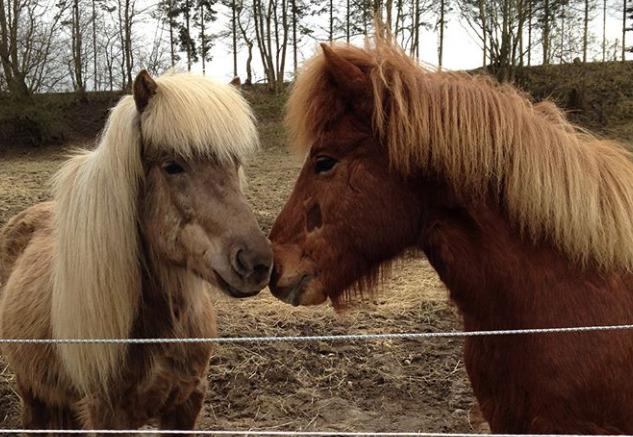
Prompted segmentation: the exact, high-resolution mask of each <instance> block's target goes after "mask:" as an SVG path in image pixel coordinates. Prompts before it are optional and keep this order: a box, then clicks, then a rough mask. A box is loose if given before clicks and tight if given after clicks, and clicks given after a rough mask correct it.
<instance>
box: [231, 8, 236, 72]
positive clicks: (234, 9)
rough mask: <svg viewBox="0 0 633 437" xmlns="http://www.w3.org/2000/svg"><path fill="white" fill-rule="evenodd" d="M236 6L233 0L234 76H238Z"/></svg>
mask: <svg viewBox="0 0 633 437" xmlns="http://www.w3.org/2000/svg"><path fill="white" fill-rule="evenodd" d="M236 13H237V11H236V7H235V0H233V1H232V2H231V15H232V16H231V19H232V25H231V33H233V77H237V26H236V23H235V21H236Z"/></svg>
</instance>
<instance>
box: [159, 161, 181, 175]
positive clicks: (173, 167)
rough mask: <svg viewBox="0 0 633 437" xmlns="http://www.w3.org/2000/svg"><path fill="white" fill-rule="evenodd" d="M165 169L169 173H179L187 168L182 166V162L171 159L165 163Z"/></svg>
mask: <svg viewBox="0 0 633 437" xmlns="http://www.w3.org/2000/svg"><path fill="white" fill-rule="evenodd" d="M163 170H165V171H166V172H167V174H178V173H183V172H184V171H185V169H184V168H182V166H181V165H180V164H178V163H177V162H174V161H169V162H167V163H166V164H165V165H163Z"/></svg>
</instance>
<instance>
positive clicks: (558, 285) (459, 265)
mask: <svg viewBox="0 0 633 437" xmlns="http://www.w3.org/2000/svg"><path fill="white" fill-rule="evenodd" d="M435 197H436V198H437V199H441V200H438V202H436V204H435V205H433V206H432V207H431V208H429V211H430V212H429V215H428V217H427V219H426V220H425V223H426V224H425V226H424V228H423V231H422V235H421V241H420V247H421V248H422V250H423V251H424V252H425V253H426V255H427V258H428V260H429V262H430V263H431V264H432V266H433V267H434V268H435V270H436V271H437V272H438V274H439V276H440V278H441V279H442V281H443V282H444V283H445V284H446V286H447V287H448V289H449V291H450V294H451V298H452V299H453V301H454V302H455V303H456V304H457V305H458V307H459V308H460V310H461V312H462V314H463V316H464V323H465V325H466V328H467V329H500V328H512V327H521V326H534V325H539V324H541V325H543V324H550V323H552V322H557V323H560V319H559V320H558V321H556V320H555V319H554V316H553V315H552V320H550V316H549V315H550V314H554V313H557V314H558V317H563V315H562V314H560V312H561V311H565V310H564V309H560V308H555V307H556V306H557V305H559V303H560V302H562V301H563V300H565V299H568V298H570V297H571V296H572V294H573V293H578V290H579V289H582V288H583V287H586V286H587V285H586V284H587V283H588V282H591V283H596V284H599V283H600V281H601V280H602V278H600V277H599V275H596V274H593V275H592V274H591V273H583V272H581V271H580V270H579V269H577V268H576V267H575V265H574V264H573V263H571V262H570V261H569V260H567V259H566V258H565V257H564V256H563V255H562V254H561V253H560V252H558V251H557V250H556V249H554V248H553V247H551V246H549V245H547V244H546V243H543V244H538V245H537V244H534V243H532V242H531V241H529V240H527V239H523V238H521V236H520V234H519V232H518V231H517V230H516V229H515V228H514V227H513V226H511V224H510V223H509V221H508V220H507V219H506V217H505V215H504V214H503V212H502V210H501V208H500V207H498V206H497V205H495V203H494V202H492V201H490V202H484V201H482V202H480V203H477V204H474V205H464V204H460V202H459V201H455V200H451V196H450V195H447V196H437V193H436V196H435ZM447 199H448V200H447ZM563 294H568V296H566V297H565V299H561V298H560V296H562V295H563ZM576 297H577V296H576ZM576 297H574V298H573V299H575V298H576ZM548 305H549V306H548ZM570 317H573V315H570Z"/></svg>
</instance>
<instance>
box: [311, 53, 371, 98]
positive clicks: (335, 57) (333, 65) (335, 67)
mask: <svg viewBox="0 0 633 437" xmlns="http://www.w3.org/2000/svg"><path fill="white" fill-rule="evenodd" d="M321 48H322V49H323V55H324V56H325V62H326V65H327V68H328V71H329V72H330V76H331V77H332V80H333V81H334V83H335V84H336V86H337V87H338V88H339V89H340V90H341V91H343V92H345V93H349V94H352V95H360V94H366V93H368V92H369V90H370V82H369V78H368V77H367V75H366V74H365V73H363V72H362V70H361V69H360V68H358V66H356V65H354V64H352V63H351V62H350V61H348V60H347V59H345V58H343V57H342V56H341V55H339V54H338V53H336V51H335V50H334V49H333V48H332V47H330V46H329V45H327V44H325V43H322V44H321Z"/></svg>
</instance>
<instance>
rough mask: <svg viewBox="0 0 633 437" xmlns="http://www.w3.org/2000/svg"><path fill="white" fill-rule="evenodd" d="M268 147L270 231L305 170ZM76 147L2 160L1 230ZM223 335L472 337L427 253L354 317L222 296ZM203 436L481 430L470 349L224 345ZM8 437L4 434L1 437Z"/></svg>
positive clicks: (8, 402)
mask: <svg viewBox="0 0 633 437" xmlns="http://www.w3.org/2000/svg"><path fill="white" fill-rule="evenodd" d="M261 131H262V136H263V139H264V141H263V143H264V148H263V150H262V151H261V152H260V153H259V155H258V156H256V157H255V158H254V159H253V160H252V161H251V162H250V163H249V164H248V167H247V173H248V176H249V188H248V198H249V200H250V202H251V204H252V207H253V210H254V211H255V214H256V215H257V217H258V220H259V222H260V224H261V226H262V227H263V228H264V229H265V230H266V231H268V230H269V229H270V226H271V224H272V222H273V221H274V218H275V216H276V215H277V213H278V212H279V211H280V208H281V206H282V203H283V201H284V199H285V198H286V197H287V195H288V194H289V192H290V190H291V187H292V183H293V180H294V178H295V176H296V174H297V171H298V169H299V166H300V164H299V162H298V161H297V159H296V158H294V157H292V156H290V155H289V154H288V153H287V152H286V151H285V147H284V146H283V144H282V141H281V134H280V127H279V124H278V123H277V121H275V120H263V122H262V124H261ZM64 153H65V149H59V148H56V149H45V150H39V151H37V150H36V151H30V152H25V151H5V152H4V153H3V155H0V225H1V224H3V223H5V222H6V221H7V220H8V218H9V217H10V216H11V215H13V214H15V213H16V212H18V211H19V210H21V209H22V208H24V207H26V206H29V205H32V204H34V203H36V202H38V201H42V200H45V199H47V198H48V197H49V194H48V193H49V191H48V184H47V182H48V180H49V178H50V176H51V175H52V173H53V172H54V171H55V170H56V169H57V168H58V167H59V165H60V164H61V162H62V160H63V155H64ZM216 301H217V313H218V324H219V331H220V335H222V336H246V335H315V334H343V333H379V332H412V331H446V330H455V329H460V322H459V317H458V315H457V312H456V311H455V309H454V308H453V307H452V306H451V305H450V304H449V303H448V302H447V293H446V290H445V289H444V287H443V286H442V284H441V283H440V282H439V280H438V278H437V276H436V275H435V273H434V272H433V271H432V269H431V268H430V267H429V265H428V264H427V263H426V261H425V260H424V259H422V257H420V256H416V255H409V256H408V257H407V258H406V259H403V260H402V262H401V263H400V265H399V266H397V267H396V268H394V271H393V274H392V277H391V279H389V280H387V281H386V282H385V284H384V286H383V287H382V290H381V291H379V292H378V293H377V294H376V295H375V296H374V297H372V298H366V299H364V300H362V301H360V302H359V305H358V306H356V307H355V308H353V309H349V310H348V311H346V312H345V313H343V314H337V313H335V312H334V311H333V310H332V308H331V307H328V306H322V307H319V308H301V309H295V308H292V307H290V306H287V305H285V304H282V303H280V302H278V301H276V300H275V299H274V298H273V297H272V296H271V295H270V293H269V291H268V290H264V291H263V292H262V293H261V294H260V295H259V296H257V297H255V298H253V299H250V300H246V301H237V300H229V299H228V298H224V297H223V296H220V295H218V296H217V299H216ZM0 371H1V373H0V428H15V427H19V426H20V418H19V417H20V407H19V400H18V397H17V396H16V394H15V392H14V388H13V384H12V374H11V369H9V368H6V366H5V365H2V367H1V368H0ZM208 378H209V382H210V389H209V392H208V396H207V400H206V403H205V406H204V411H203V413H202V415H201V417H200V420H199V424H198V426H199V428H200V429H221V430H238V429H240V430H244V429H250V430H296V431H299V430H309V431H317V430H320V431H332V432H333V435H335V434H336V433H335V432H336V431H425V432H472V431H481V430H483V429H485V428H482V425H481V421H480V419H479V418H478V416H477V414H476V412H475V411H476V409H473V404H474V399H473V395H472V392H471V390H470V387H469V384H468V380H467V377H466V373H465V370H464V366H463V363H462V359H461V341H460V340H458V339H434V340H430V341H427V340H423V341H379V342H363V343H336V344H330V343H326V342H321V343H309V344H296V343H294V344H284V343H275V344H264V345H220V346H218V347H217V350H216V353H215V355H214V356H213V358H212V362H211V367H210V372H209V375H208ZM0 433H1V431H0Z"/></svg>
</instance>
